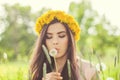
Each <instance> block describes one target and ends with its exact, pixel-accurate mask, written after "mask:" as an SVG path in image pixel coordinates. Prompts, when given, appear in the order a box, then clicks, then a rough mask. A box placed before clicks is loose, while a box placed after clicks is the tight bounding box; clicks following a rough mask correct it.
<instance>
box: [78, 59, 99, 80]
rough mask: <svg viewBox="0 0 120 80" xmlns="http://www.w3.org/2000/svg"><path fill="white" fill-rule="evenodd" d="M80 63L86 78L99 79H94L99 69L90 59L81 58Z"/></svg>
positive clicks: (88, 79) (87, 79)
mask: <svg viewBox="0 0 120 80" xmlns="http://www.w3.org/2000/svg"><path fill="white" fill-rule="evenodd" d="M79 63H80V66H81V69H82V72H83V74H84V76H85V78H86V80H98V79H93V78H95V77H96V76H97V71H96V67H95V66H94V65H93V64H92V63H91V62H90V61H88V60H84V59H79Z"/></svg>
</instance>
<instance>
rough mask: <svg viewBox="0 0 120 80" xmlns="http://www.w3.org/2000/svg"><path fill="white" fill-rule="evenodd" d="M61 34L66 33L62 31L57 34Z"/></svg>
mask: <svg viewBox="0 0 120 80" xmlns="http://www.w3.org/2000/svg"><path fill="white" fill-rule="evenodd" d="M60 33H66V31H60V32H58V33H57V34H60Z"/></svg>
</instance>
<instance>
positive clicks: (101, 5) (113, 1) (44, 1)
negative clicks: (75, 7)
mask: <svg viewBox="0 0 120 80" xmlns="http://www.w3.org/2000/svg"><path fill="white" fill-rule="evenodd" d="M72 1H73V2H80V1H81V0H0V5H2V4H4V3H8V4H10V5H13V4H15V3H20V4H21V5H30V6H31V7H32V11H33V12H34V11H37V10H40V9H41V8H42V7H46V8H52V9H59V10H64V11H66V12H67V11H68V7H69V4H70V2H72ZM89 1H90V2H91V5H92V8H93V9H94V10H96V11H97V12H98V14H99V15H100V16H102V15H105V17H106V18H107V19H108V20H109V21H110V23H111V24H112V25H115V26H118V27H119V29H120V22H119V21H120V9H119V8H120V0H89Z"/></svg>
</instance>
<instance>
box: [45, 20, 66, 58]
mask: <svg viewBox="0 0 120 80" xmlns="http://www.w3.org/2000/svg"><path fill="white" fill-rule="evenodd" d="M45 43H46V45H47V48H48V50H49V51H50V50H51V49H56V50H57V52H58V54H57V55H56V56H55V57H56V58H60V57H62V56H64V55H65V54H66V51H67V47H68V35H67V31H66V28H65V27H64V25H63V24H61V23H59V22H58V23H54V24H51V25H50V26H49V27H48V29H47V33H46V41H45Z"/></svg>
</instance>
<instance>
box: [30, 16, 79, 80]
mask: <svg viewBox="0 0 120 80" xmlns="http://www.w3.org/2000/svg"><path fill="white" fill-rule="evenodd" d="M57 22H60V21H59V20H58V19H56V18H55V19H54V20H53V21H51V23H49V24H48V25H47V24H45V25H44V27H43V29H42V31H41V33H40V36H39V38H38V40H37V43H36V47H35V49H34V51H33V56H32V59H31V64H30V73H31V76H32V80H42V77H43V63H44V62H45V63H46V64H47V73H48V72H51V71H52V70H51V68H50V64H49V63H48V61H47V59H46V56H45V53H44V51H43V50H42V44H44V45H46V44H45V40H46V32H47V29H48V27H49V25H51V24H54V23H57ZM60 23H61V24H63V25H64V26H65V28H66V31H67V35H68V48H67V52H66V53H67V59H69V60H70V63H71V77H72V80H78V79H79V78H78V77H79V75H78V73H79V70H77V63H76V52H75V50H76V49H75V47H76V46H75V40H74V37H73V33H72V32H71V30H70V29H69V28H68V25H67V24H65V23H63V22H60ZM51 59H52V65H53V67H54V60H53V58H52V57H51ZM66 68H67V63H66V64H65V65H64V67H63V71H62V73H61V75H62V77H63V80H67V79H68V75H67V74H68V71H67V70H68V69H66Z"/></svg>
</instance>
